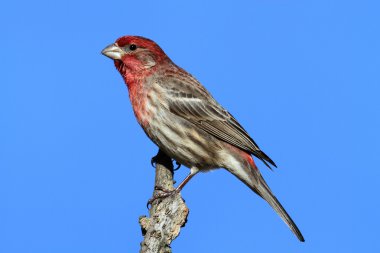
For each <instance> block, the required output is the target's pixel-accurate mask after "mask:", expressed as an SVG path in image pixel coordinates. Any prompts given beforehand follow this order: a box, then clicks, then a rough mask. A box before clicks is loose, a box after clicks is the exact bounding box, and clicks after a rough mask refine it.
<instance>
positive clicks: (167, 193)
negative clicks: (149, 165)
mask: <svg viewBox="0 0 380 253" xmlns="http://www.w3.org/2000/svg"><path fill="white" fill-rule="evenodd" d="M198 172H199V169H198V168H196V167H192V168H191V169H190V173H189V175H187V177H186V178H185V179H184V180H183V181H182V182H181V183H180V184H179V185H178V186H177V188H175V189H174V190H171V191H170V190H166V189H163V188H161V187H158V186H156V187H155V190H159V191H162V192H164V193H159V194H157V195H155V196H153V198H151V199H149V200H148V203H147V207H148V208H149V206H150V205H151V204H152V203H153V201H155V200H156V199H163V198H167V197H169V196H172V195H174V194H177V193H179V192H181V190H182V189H183V187H185V185H186V184H187V183H188V182H189V181H190V179H192V178H193V177H194V176H195V175H196V174H197V173H198Z"/></svg>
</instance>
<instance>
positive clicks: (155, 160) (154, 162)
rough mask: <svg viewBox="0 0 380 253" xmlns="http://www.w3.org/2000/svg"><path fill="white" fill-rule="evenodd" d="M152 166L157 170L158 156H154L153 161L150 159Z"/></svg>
mask: <svg viewBox="0 0 380 253" xmlns="http://www.w3.org/2000/svg"><path fill="white" fill-rule="evenodd" d="M150 164H151V165H152V167H153V168H156V164H157V156H153V157H152V159H150Z"/></svg>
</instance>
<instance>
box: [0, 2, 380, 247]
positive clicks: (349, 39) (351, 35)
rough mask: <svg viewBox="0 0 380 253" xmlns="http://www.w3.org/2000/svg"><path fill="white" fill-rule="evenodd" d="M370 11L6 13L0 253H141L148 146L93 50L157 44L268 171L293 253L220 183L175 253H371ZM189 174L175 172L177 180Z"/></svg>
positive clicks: (181, 7)
mask: <svg viewBox="0 0 380 253" xmlns="http://www.w3.org/2000/svg"><path fill="white" fill-rule="evenodd" d="M379 8H380V5H379V2H378V1H327V0H318V1H279V0H278V1H246V2H243V1H218V2H216V1H215V2H214V3H205V1H188V3H179V1H171V2H169V1H144V3H143V2H140V1H126V0H124V1H104V2H100V1H88V2H84V1H83V2H79V1H2V3H1V4H0V26H1V34H2V35H1V40H0V48H1V49H0V57H1V62H0V69H1V75H0V128H1V131H0V252H1V253H3V252H4V253H14V252H22V253H28V252H38V253H50V252H54V253H60V252H62V253H63V252H64V253H66V252H72V253H74V252H81V253H82V252H92V253H94V252H110V253H111V252H112V253H114V252H137V251H138V249H139V243H140V241H141V239H142V237H141V232H140V227H139V225H138V217H139V216H140V215H143V214H147V209H146V207H145V204H146V202H147V200H148V199H149V198H150V197H151V193H152V187H153V179H154V169H153V168H152V167H151V166H150V158H151V157H152V156H153V155H155V154H156V152H157V148H156V147H155V146H154V145H153V144H152V143H151V142H150V140H148V138H146V136H145V135H144V133H143V131H142V130H141V129H140V127H139V126H138V124H137V123H136V121H135V118H134V115H133V113H132V110H131V106H130V102H129V99H128V92H127V89H126V87H125V86H124V84H123V81H122V79H121V78H120V76H119V74H118V73H117V71H116V70H115V68H114V66H113V63H112V62H111V61H110V60H109V59H107V58H106V57H104V56H102V55H101V54H100V51H101V50H102V49H103V48H104V47H105V46H106V45H108V44H110V43H112V42H114V40H115V39H116V38H117V37H119V36H121V35H126V34H133V35H142V36H146V37H149V38H151V39H153V40H155V41H156V42H157V43H158V44H159V45H161V47H162V48H163V49H164V50H165V51H166V53H167V54H168V55H169V56H170V57H171V58H172V59H173V61H174V62H176V63H177V64H178V65H180V66H182V67H183V68H185V69H186V70H188V71H189V72H190V73H192V74H193V75H195V76H196V77H197V78H198V79H199V80H200V81H201V82H202V83H203V84H204V85H205V86H206V87H207V88H208V89H209V90H210V91H211V92H212V93H213V94H214V96H215V98H216V99H217V100H218V101H219V102H220V103H221V104H223V105H224V107H226V108H227V109H228V110H229V111H230V112H231V113H233V114H234V115H235V116H236V118H237V119H238V120H239V121H240V122H241V123H242V125H244V126H245V128H246V129H247V130H248V132H250V134H251V135H252V136H253V138H254V139H255V140H256V141H257V143H258V144H259V145H260V147H261V148H262V149H263V150H264V151H265V152H266V153H267V154H269V155H270V156H271V157H272V158H273V159H274V160H275V161H276V163H277V164H278V165H279V168H278V169H276V170H275V171H274V172H271V171H269V170H267V169H266V168H265V167H264V166H263V165H262V164H260V168H261V169H262V171H263V174H264V177H265V178H266V179H267V181H268V183H269V185H270V186H271V187H272V189H273V191H274V192H275V193H276V195H277V197H278V198H279V199H280V200H281V202H282V203H283V205H284V206H285V207H286V209H287V210H288V212H289V213H290V214H291V215H292V217H293V219H294V220H295V221H296V223H297V224H298V226H299V227H300V229H301V231H302V232H303V234H304V236H305V238H306V242H305V243H303V244H302V243H300V242H298V241H297V240H296V238H295V237H294V236H293V235H292V234H291V232H290V231H289V230H288V228H287V227H286V226H285V225H284V224H283V222H282V221H281V220H280V219H279V217H277V215H276V214H275V213H274V212H273V211H272V210H271V208H269V206H268V205H267V204H266V203H265V202H264V201H262V200H261V199H259V198H258V197H257V196H255V194H253V193H252V192H250V190H249V189H248V188H247V187H245V186H244V185H243V184H242V183H240V182H239V181H238V180H236V179H235V178H234V177H233V176H232V175H230V174H228V173H226V172H225V171H223V170H218V171H214V172H211V173H208V174H201V175H199V176H197V177H196V178H195V179H194V180H193V181H192V182H191V183H190V184H189V185H188V186H187V187H186V188H185V189H184V191H183V196H184V198H185V199H186V202H187V204H188V205H189V207H190V216H189V220H188V223H187V225H186V227H185V228H184V229H182V232H181V236H180V237H179V238H178V239H177V240H176V241H175V242H174V243H173V245H172V246H173V251H174V252H292V253H295V252H308V253H313V252H315V253H317V252H318V253H320V252H380V242H379V238H378V237H379V230H378V228H379V226H380V222H379V213H380V208H379V196H378V193H379V183H380V182H379V174H380V170H379V168H378V166H379V165H378V164H379V155H380V149H379V141H380V138H379V133H378V132H379V129H380V119H379V118H380V117H379V109H380V106H379V94H380V88H379V87H380V77H379V67H380V58H379V55H380V33H379V26H380V16H379ZM187 173H188V169H187V168H182V169H181V170H180V171H179V172H178V173H177V174H176V179H177V181H179V180H181V179H182V178H183V177H185V175H186V174H187Z"/></svg>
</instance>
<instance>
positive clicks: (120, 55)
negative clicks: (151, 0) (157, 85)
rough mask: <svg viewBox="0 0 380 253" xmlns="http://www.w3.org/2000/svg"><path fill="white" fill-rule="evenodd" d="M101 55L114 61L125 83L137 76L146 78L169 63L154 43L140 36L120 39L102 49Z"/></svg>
mask: <svg viewBox="0 0 380 253" xmlns="http://www.w3.org/2000/svg"><path fill="white" fill-rule="evenodd" d="M102 54H103V55H105V56H107V57H109V58H111V59H113V60H114V62H115V66H116V68H117V69H118V70H119V72H120V74H121V75H122V76H123V77H124V79H125V81H126V82H127V83H129V82H131V81H133V79H135V78H137V77H139V76H146V75H147V74H149V73H150V72H153V71H154V70H155V69H157V67H158V66H159V65H161V64H162V63H165V62H170V59H169V57H167V55H166V54H165V53H164V51H163V50H162V49H161V48H160V47H159V46H158V45H157V44H156V43H155V42H154V41H152V40H150V39H146V38H144V37H140V36H123V37H120V38H118V39H117V40H116V42H115V43H114V44H111V45H109V46H108V47H106V48H105V49H103V51H102Z"/></svg>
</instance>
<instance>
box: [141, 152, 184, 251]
mask: <svg viewBox="0 0 380 253" xmlns="http://www.w3.org/2000/svg"><path fill="white" fill-rule="evenodd" d="M155 163H156V178H155V188H154V189H155V190H154V191H153V196H156V195H159V194H162V191H161V190H158V189H164V190H165V191H171V190H174V182H173V174H174V171H173V164H172V160H171V158H170V157H168V156H167V155H166V154H165V153H163V152H162V151H161V150H159V151H158V154H157V156H156V157H155ZM188 214H189V209H188V208H187V206H186V204H185V202H184V200H183V199H182V197H181V194H180V193H177V194H173V195H171V196H169V197H166V198H161V199H156V200H154V201H153V203H152V205H151V208H150V209H149V217H146V216H142V217H140V218H139V223H140V226H141V230H142V234H143V236H144V240H143V241H142V242H141V249H140V253H169V252H172V251H171V247H170V244H171V242H172V241H173V240H174V239H175V238H176V237H177V236H178V235H179V232H180V229H181V227H183V226H185V224H186V221H187V216H188Z"/></svg>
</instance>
